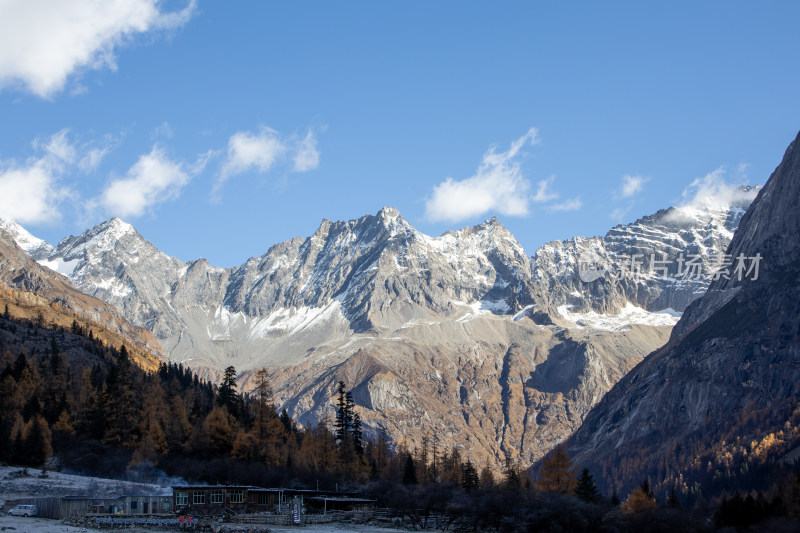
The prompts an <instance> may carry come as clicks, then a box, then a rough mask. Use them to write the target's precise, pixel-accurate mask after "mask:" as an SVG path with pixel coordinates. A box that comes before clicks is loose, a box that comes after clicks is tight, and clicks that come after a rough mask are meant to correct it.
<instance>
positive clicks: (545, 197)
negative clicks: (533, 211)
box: [531, 176, 558, 204]
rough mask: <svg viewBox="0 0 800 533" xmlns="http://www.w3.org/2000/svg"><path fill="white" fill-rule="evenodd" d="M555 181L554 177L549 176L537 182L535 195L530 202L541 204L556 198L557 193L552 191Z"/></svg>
mask: <svg viewBox="0 0 800 533" xmlns="http://www.w3.org/2000/svg"><path fill="white" fill-rule="evenodd" d="M555 179H556V177H555V176H550V177H549V178H547V179H545V180H541V181H539V183H537V184H536V194H534V195H533V197H532V198H531V200H533V201H534V202H536V203H537V204H541V203H544V202H549V201H551V200H555V199H556V198H558V193H557V192H555V191H553V190H552V186H553V182H554V181H555Z"/></svg>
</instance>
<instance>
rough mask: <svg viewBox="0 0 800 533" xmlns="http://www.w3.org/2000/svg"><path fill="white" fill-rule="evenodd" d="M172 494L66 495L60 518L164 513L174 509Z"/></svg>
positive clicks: (62, 499)
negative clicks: (88, 515)
mask: <svg viewBox="0 0 800 533" xmlns="http://www.w3.org/2000/svg"><path fill="white" fill-rule="evenodd" d="M172 502H173V500H172V496H171V495H167V494H160V495H152V494H127V495H123V496H105V497H104V496H64V497H62V498H61V504H60V509H59V515H60V518H67V517H70V516H75V515H86V514H121V515H163V514H171V513H172V511H173V503H172Z"/></svg>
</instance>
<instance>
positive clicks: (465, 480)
mask: <svg viewBox="0 0 800 533" xmlns="http://www.w3.org/2000/svg"><path fill="white" fill-rule="evenodd" d="M478 485H480V481H479V480H478V470H477V469H476V468H475V465H473V464H472V461H470V460H469V459H468V460H467V462H466V463H464V464H463V465H462V466H461V488H463V489H464V490H465V491H467V492H470V491H471V490H472V489H477V488H478Z"/></svg>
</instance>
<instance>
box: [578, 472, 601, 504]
mask: <svg viewBox="0 0 800 533" xmlns="http://www.w3.org/2000/svg"><path fill="white" fill-rule="evenodd" d="M574 492H575V496H577V497H578V498H580V499H581V500H583V501H585V502H590V503H591V502H596V501H597V500H599V499H600V493H599V492H597V485H595V482H594V477H593V476H592V475H591V474H590V473H589V469H588V468H584V469H583V470H582V471H581V475H580V476H578V481H577V483H576V484H575V490H574Z"/></svg>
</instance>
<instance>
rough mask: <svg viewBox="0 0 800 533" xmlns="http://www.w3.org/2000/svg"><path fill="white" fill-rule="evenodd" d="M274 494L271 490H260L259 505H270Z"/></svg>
mask: <svg viewBox="0 0 800 533" xmlns="http://www.w3.org/2000/svg"><path fill="white" fill-rule="evenodd" d="M270 496H272V495H271V494H270V493H269V492H259V493H258V505H270V504H271V503H272V502H271V501H270V500H271V499H272V498H271V497H270Z"/></svg>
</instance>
